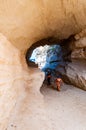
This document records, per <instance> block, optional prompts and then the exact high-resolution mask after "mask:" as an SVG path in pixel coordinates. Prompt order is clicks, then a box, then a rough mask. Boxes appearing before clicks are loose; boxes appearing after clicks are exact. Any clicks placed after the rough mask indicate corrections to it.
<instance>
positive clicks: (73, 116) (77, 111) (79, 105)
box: [41, 84, 86, 130]
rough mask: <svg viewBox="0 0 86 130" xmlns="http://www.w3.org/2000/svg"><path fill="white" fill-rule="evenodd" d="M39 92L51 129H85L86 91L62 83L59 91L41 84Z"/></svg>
mask: <svg viewBox="0 0 86 130" xmlns="http://www.w3.org/2000/svg"><path fill="white" fill-rule="evenodd" d="M41 93H42V94H43V95H44V101H45V104H46V111H47V116H48V118H49V120H50V122H51V125H52V128H53V129H52V130H86V91H83V90H81V89H78V88H76V87H74V86H72V85H66V84H64V85H63V86H62V87H61V91H60V92H58V91H57V90H56V89H53V88H52V87H49V86H46V85H43V86H42V88H41Z"/></svg>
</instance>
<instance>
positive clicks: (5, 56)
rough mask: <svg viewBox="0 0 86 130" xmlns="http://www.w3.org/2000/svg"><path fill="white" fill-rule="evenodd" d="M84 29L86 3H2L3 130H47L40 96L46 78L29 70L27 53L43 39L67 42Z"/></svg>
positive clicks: (80, 0)
mask: <svg viewBox="0 0 86 130" xmlns="http://www.w3.org/2000/svg"><path fill="white" fill-rule="evenodd" d="M85 27H86V0H78V1H77V0H69V1H68V0H53V1H50V0H46V1H44V0H31V1H30V0H29V1H28V0H0V33H2V34H3V35H4V36H5V37H3V35H0V130H6V129H7V130H12V129H16V130H21V129H22V130H28V129H29V130H34V127H35V129H37V130H40V129H41V130H42V129H43V130H46V129H47V130H48V127H47V124H46V123H47V120H44V118H46V117H45V116H43V113H44V110H45V109H44V104H43V99H42V98H40V97H41V95H40V93H39V88H40V86H41V84H42V82H43V78H44V76H43V74H42V73H41V72H40V71H39V73H38V74H37V72H36V71H35V70H34V71H31V69H30V68H27V65H26V61H25V54H26V51H27V49H28V48H29V47H30V46H31V45H32V44H33V43H34V42H36V41H39V40H41V39H43V38H47V37H51V36H53V37H57V39H66V38H68V37H69V36H70V35H74V34H77V33H79V32H80V31H82V30H83V29H84V28H85ZM34 86H36V87H35V89H34ZM36 94H38V95H36ZM30 97H31V98H30ZM27 99H28V100H27ZM37 100H40V101H39V103H38V102H37ZM41 102H42V104H41ZM38 108H40V111H39V109H38ZM31 109H32V111H31ZM25 110H26V111H25ZM29 114H32V115H31V116H29ZM37 114H38V115H37ZM44 115H45V114H44ZM30 117H31V118H30ZM34 117H36V119H37V120H36V123H35V121H34ZM40 117H41V121H40ZM31 120H32V121H33V122H34V124H33V123H32V124H31V125H30V124H28V123H30V122H29V121H31ZM17 123H18V124H19V125H20V126H18V124H17ZM49 130H52V128H51V129H50V128H49Z"/></svg>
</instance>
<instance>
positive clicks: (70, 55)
mask: <svg viewBox="0 0 86 130" xmlns="http://www.w3.org/2000/svg"><path fill="white" fill-rule="evenodd" d="M84 42H85V38H79V36H77V35H71V36H70V37H69V38H68V39H63V40H58V39H57V38H53V37H49V38H46V39H42V40H39V41H37V42H35V43H34V44H33V45H32V46H31V47H30V48H29V49H28V50H27V53H26V62H27V64H28V66H29V67H32V68H33V69H34V67H36V68H38V66H39V68H41V66H42V65H44V64H41V63H40V62H39V63H38V61H37V58H36V61H35V63H38V64H35V63H34V62H33V61H34V59H32V60H29V59H30V58H31V55H32V53H33V50H34V49H35V51H34V52H37V57H38V59H41V62H43V59H44V60H45V61H46V60H47V62H46V64H45V65H44V67H43V66H42V67H43V68H41V70H42V71H44V72H45V80H46V72H47V70H48V69H49V70H50V71H52V74H54V75H56V76H58V75H59V74H60V75H61V77H62V80H63V81H64V83H66V84H69V85H74V86H76V87H78V88H81V89H83V90H86V79H85V73H82V71H83V72H85V70H86V69H84V68H86V62H85V57H86V56H85V55H86V47H85V43H84ZM81 44H82V46H81ZM38 47H39V48H40V49H38ZM40 54H42V55H44V57H43V59H42V56H41V57H40ZM45 54H46V56H45ZM33 55H34V54H33ZM80 70H81V72H80ZM45 80H44V82H43V83H45Z"/></svg>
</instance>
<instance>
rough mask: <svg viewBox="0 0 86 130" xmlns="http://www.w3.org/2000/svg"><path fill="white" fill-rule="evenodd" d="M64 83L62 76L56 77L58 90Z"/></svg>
mask: <svg viewBox="0 0 86 130" xmlns="http://www.w3.org/2000/svg"><path fill="white" fill-rule="evenodd" d="M62 83H63V80H62V79H61V76H58V77H57V78H56V87H57V90H58V91H60V90H61V85H62Z"/></svg>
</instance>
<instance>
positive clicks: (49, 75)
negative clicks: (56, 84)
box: [46, 71, 51, 85]
mask: <svg viewBox="0 0 86 130" xmlns="http://www.w3.org/2000/svg"><path fill="white" fill-rule="evenodd" d="M46 76H47V85H51V72H50V71H48V72H47V75H46Z"/></svg>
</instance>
